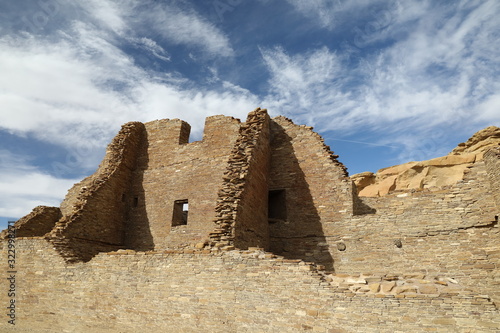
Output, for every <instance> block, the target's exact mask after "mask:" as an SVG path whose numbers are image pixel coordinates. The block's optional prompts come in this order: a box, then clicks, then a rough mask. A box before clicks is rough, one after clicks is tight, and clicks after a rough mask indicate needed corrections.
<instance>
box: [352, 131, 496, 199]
mask: <svg viewBox="0 0 500 333" xmlns="http://www.w3.org/2000/svg"><path fill="white" fill-rule="evenodd" d="M499 145H500V128H499V127H496V126H490V127H487V128H485V129H483V130H481V131H479V132H477V133H475V134H474V135H473V136H472V137H471V138H470V139H469V140H467V142H463V143H460V144H458V146H457V147H456V148H455V149H453V150H452V151H451V152H450V153H449V154H448V155H446V156H442V157H437V158H433V159H431V160H427V161H421V162H408V163H405V164H400V165H396V166H392V167H388V168H384V169H380V170H379V171H378V172H377V173H373V172H362V173H358V174H355V175H352V176H351V179H352V180H353V181H354V183H355V184H356V188H357V190H358V194H359V195H360V196H364V197H378V196H384V195H387V194H390V193H394V192H402V191H403V192H404V191H423V190H429V191H435V190H439V189H442V188H444V187H446V186H451V185H453V184H456V183H457V182H458V181H460V180H462V179H463V178H464V175H465V174H466V173H467V172H468V170H469V169H470V167H471V166H472V165H473V164H474V163H477V162H481V161H482V160H483V155H484V153H485V152H486V151H487V150H489V149H490V148H493V147H496V146H499Z"/></svg>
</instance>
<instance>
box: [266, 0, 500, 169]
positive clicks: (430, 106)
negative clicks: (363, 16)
mask: <svg viewBox="0 0 500 333" xmlns="http://www.w3.org/2000/svg"><path fill="white" fill-rule="evenodd" d="M324 3H325V2H324V1H316V2H310V3H309V4H308V5H306V4H304V3H301V5H300V6H313V5H314V6H320V4H324ZM359 4H363V1H358V5H359ZM297 6H299V5H298V4H297ZM385 14H387V15H389V16H387V17H383V18H379V17H374V18H373V20H374V22H375V23H376V24H375V23H374V24H373V25H372V26H371V27H372V28H374V29H371V30H370V29H366V30H363V31H364V33H367V35H365V36H361V37H363V38H359V40H357V41H358V42H359V41H360V40H362V43H361V42H359V43H357V41H356V40H353V41H351V43H352V44H351V45H352V48H353V49H356V50H357V56H359V57H360V58H358V60H360V61H359V65H358V66H357V68H348V66H347V61H346V59H344V58H343V57H342V56H338V55H337V54H336V53H335V52H333V51H331V50H329V49H326V48H325V47H323V48H319V49H317V50H314V51H307V52H305V53H298V54H292V55H289V54H287V53H286V52H285V51H284V50H283V49H282V48H274V49H263V50H262V56H263V60H264V62H265V64H266V66H267V68H268V70H269V72H270V73H271V79H270V80H269V84H270V87H271V94H270V95H268V96H267V97H266V105H270V108H271V109H273V110H274V111H275V112H277V113H284V114H286V115H288V116H291V117H293V118H294V119H297V120H298V121H300V122H303V123H308V124H313V125H317V126H316V127H317V129H319V130H321V131H326V130H332V131H335V132H337V133H344V134H347V133H349V132H353V131H359V130H361V129H362V128H370V130H372V131H376V132H378V134H379V136H380V139H379V140H380V143H384V144H386V143H394V142H396V143H398V144H400V145H401V146H403V150H402V153H401V155H400V157H401V161H405V159H406V158H408V157H411V156H413V157H415V155H416V153H415V152H418V155H419V156H418V157H419V158H429V157H435V156H436V155H434V154H436V153H437V151H438V150H439V149H438V148H437V147H438V146H439V142H442V141H443V140H445V139H444V138H443V137H439V138H437V137H436V138H434V139H433V143H432V146H433V147H434V148H432V149H428V148H429V147H426V144H425V142H426V139H427V138H428V137H429V135H430V134H431V133H433V132H434V131H440V132H445V133H446V131H450V133H452V132H451V131H454V130H457V129H458V128H460V129H461V130H463V131H468V132H469V131H471V129H474V130H478V129H479V128H481V127H484V126H487V125H492V124H497V125H498V124H500V112H498V111H499V108H500V99H499V97H498V96H499V95H498V91H500V89H499V88H500V83H499V81H498V75H499V74H500V73H499V70H498V54H500V46H499V44H498V42H497V41H498V30H499V28H500V23H498V20H497V19H496V17H498V15H500V4H499V3H498V2H495V1H484V2H474V3H472V4H471V3H470V2H463V3H460V4H459V5H457V6H439V5H435V6H432V5H431V3H430V2H426V1H424V2H416V1H411V2H405V3H403V4H400V5H399V6H396V7H392V8H391V10H390V12H387V13H385ZM367 22H368V23H369V22H370V21H367ZM377 27H378V28H379V30H377V29H376V28H377ZM398 31H404V34H402V35H399V36H398V38H397V39H396V38H395V37H394V36H396V35H397V33H398ZM387 41H390V44H389V46H387V47H385V48H382V49H378V53H376V54H371V53H369V52H367V50H366V49H365V48H366V47H368V46H370V45H372V44H374V43H380V42H387ZM349 60H351V61H352V59H349ZM440 140H441V141H440ZM412 152H413V153H412Z"/></svg>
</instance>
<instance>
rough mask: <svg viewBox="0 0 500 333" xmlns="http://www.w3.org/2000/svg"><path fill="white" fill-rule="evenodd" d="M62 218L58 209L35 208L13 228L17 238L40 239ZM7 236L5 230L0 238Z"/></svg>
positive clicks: (0, 234)
mask: <svg viewBox="0 0 500 333" xmlns="http://www.w3.org/2000/svg"><path fill="white" fill-rule="evenodd" d="M61 217H62V214H61V210H60V209H59V207H47V206H37V207H35V208H33V211H31V213H29V214H28V215H26V216H24V217H22V218H21V219H19V220H18V221H16V223H15V225H14V228H15V229H16V235H17V236H18V237H42V236H43V235H45V234H46V233H48V232H50V231H51V230H52V228H54V226H55V225H56V222H57V221H59V219H60V218H61ZM6 236H7V229H6V230H4V231H2V232H1V233H0V238H5V237H6Z"/></svg>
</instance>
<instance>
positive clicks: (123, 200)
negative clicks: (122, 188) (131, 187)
mask: <svg viewBox="0 0 500 333" xmlns="http://www.w3.org/2000/svg"><path fill="white" fill-rule="evenodd" d="M126 199H127V197H126V196H125V193H124V194H122V202H125V200H126Z"/></svg>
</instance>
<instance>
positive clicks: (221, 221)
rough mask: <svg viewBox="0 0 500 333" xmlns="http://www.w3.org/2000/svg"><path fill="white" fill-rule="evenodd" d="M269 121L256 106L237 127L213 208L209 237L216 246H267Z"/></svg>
mask: <svg viewBox="0 0 500 333" xmlns="http://www.w3.org/2000/svg"><path fill="white" fill-rule="evenodd" d="M269 122H270V119H269V116H268V115H267V111H266V110H261V109H257V110H255V111H253V112H250V114H249V115H248V118H247V121H246V122H245V124H244V125H243V126H242V127H241V129H240V136H239V137H238V140H237V141H236V144H235V146H234V148H233V150H232V151H231V155H230V156H229V162H228V166H227V170H226V171H225V173H224V184H223V185H222V187H221V189H220V190H219V197H218V200H217V206H216V208H215V210H216V211H217V218H216V220H215V222H214V223H215V225H216V229H215V230H214V232H212V234H211V240H212V241H213V242H215V243H216V245H217V246H233V245H234V246H236V247H237V248H240V249H246V248H248V247H249V246H260V247H263V248H268V247H269V227H268V221H267V194H268V178H269V163H270V147H269Z"/></svg>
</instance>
